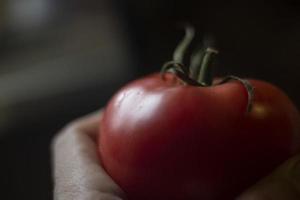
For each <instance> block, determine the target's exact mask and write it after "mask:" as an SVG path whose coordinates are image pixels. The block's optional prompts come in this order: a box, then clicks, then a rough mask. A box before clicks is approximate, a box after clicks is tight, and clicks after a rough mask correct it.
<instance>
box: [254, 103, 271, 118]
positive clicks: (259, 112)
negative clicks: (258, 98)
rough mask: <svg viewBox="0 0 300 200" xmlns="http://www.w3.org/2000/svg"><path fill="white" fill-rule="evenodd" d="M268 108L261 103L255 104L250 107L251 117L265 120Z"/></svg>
mask: <svg viewBox="0 0 300 200" xmlns="http://www.w3.org/2000/svg"><path fill="white" fill-rule="evenodd" d="M269 112H270V110H269V108H268V107H267V106H266V105H264V104H261V103H255V104H254V105H253V106H252V112H251V113H252V116H254V117H255V118H257V119H265V118H267V116H268V115H269Z"/></svg>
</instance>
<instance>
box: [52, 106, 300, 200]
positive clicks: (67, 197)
mask: <svg viewBox="0 0 300 200" xmlns="http://www.w3.org/2000/svg"><path fill="white" fill-rule="evenodd" d="M101 118H102V112H96V113H93V114H90V115H88V116H85V117H82V118H80V119H77V120H75V121H73V122H71V123H70V124H68V125H67V126H66V127H65V128H64V129H63V130H62V131H60V132H59V133H58V134H57V136H56V137H55V138H54V140H53V143H52V148H51V149H52V155H53V159H52V161H53V175H54V176H53V180H54V199H55V200H83V199H84V200H123V199H124V200H125V195H124V193H123V192H122V190H121V189H120V187H118V186H117V184H116V183H114V181H113V180H112V179H111V178H110V177H109V176H108V175H107V173H106V172H105V171H104V169H103V167H102V165H101V163H100V162H99V159H98V157H97V147H96V145H97V141H96V137H97V134H98V126H99V119H100V120H101ZM100 126H101V124H100ZM100 134H101V133H100ZM299 172H300V155H296V156H294V157H292V158H290V159H289V160H287V161H286V162H284V163H283V164H282V165H281V166H279V167H278V168H277V169H276V170H274V172H272V173H271V174H270V175H268V176H267V177H265V178H263V179H262V180H261V181H259V182H258V183H257V184H255V185H254V186H252V187H250V188H249V189H248V190H246V191H245V192H243V193H242V194H241V195H240V196H239V197H238V198H236V199H237V200H287V199H288V200H298V199H300V173H299Z"/></svg>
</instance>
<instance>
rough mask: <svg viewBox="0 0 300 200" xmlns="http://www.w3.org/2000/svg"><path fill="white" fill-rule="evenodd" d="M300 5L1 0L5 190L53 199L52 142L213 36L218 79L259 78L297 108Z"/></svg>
mask: <svg viewBox="0 0 300 200" xmlns="http://www.w3.org/2000/svg"><path fill="white" fill-rule="evenodd" d="M299 11H300V7H299V3H298V2H297V1H291V0H290V1H283V0H282V1H272V3H268V2H264V3H263V2H262V1H249V2H246V1H231V2H230V3H228V2H227V3H225V2H221V1H220V2H217V1H214V2H210V1H196V0H195V1H192V0H186V1H179V0H175V1H171V0H152V1H137V0H126V1H125V0H114V1H108V0H107V1H105V0H102V1H96V0H88V1H83V0H76V1H69V0H54V1H53V0H27V1H22V2H20V1H18V0H6V1H5V0H4V1H1V2H0V156H1V158H2V160H1V165H0V173H1V180H0V187H1V188H2V189H1V194H2V195H4V196H5V197H6V198H5V199H20V198H23V199H32V200H34V199H39V200H40V199H52V183H51V160H50V158H51V157H50V142H51V138H52V137H53V135H54V134H55V133H56V132H57V131H58V130H59V129H61V128H62V127H63V126H64V125H65V124H66V123H67V122H69V121H70V120H72V119H74V118H76V117H79V116H81V115H83V114H86V113H89V112H91V111H93V110H95V109H99V108H100V107H103V106H104V105H105V103H106V102H107V100H108V99H109V98H110V96H111V95H112V94H113V93H114V92H115V91H116V90H117V89H118V88H119V87H120V86H122V85H123V84H124V83H126V82H128V81H129V80H132V79H134V78H136V77H138V76H141V75H144V74H147V73H150V72H154V71H158V70H159V69H160V67H161V66H162V63H164V62H165V61H168V60H170V59H171V55H172V51H173V49H174V47H175V46H176V44H177V42H178V40H179V39H180V38H181V37H182V34H183V32H182V30H181V29H178V27H177V25H178V23H179V22H186V21H188V22H190V23H192V24H194V25H195V27H196V29H197V38H198V39H197V40H198V41H196V43H200V42H201V38H203V36H204V35H206V34H209V35H212V36H213V37H214V38H215V40H216V42H217V43H216V44H217V48H218V49H219V51H220V54H219V60H218V63H219V64H218V68H217V69H215V72H216V74H217V75H227V74H235V75H239V76H241V77H255V78H259V79H264V80H267V81H269V82H272V83H274V84H276V85H278V86H280V87H281V88H283V89H284V90H285V91H286V92H287V94H288V95H289V96H290V97H291V98H292V99H293V100H294V102H295V103H296V105H297V106H298V107H299V106H300V94H299V92H298V86H299V85H300V79H299V72H300V62H299V61H298V59H299V57H300V51H299V49H300V37H299V35H300V14H299V13H300V12H299Z"/></svg>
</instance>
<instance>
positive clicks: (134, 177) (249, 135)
mask: <svg viewBox="0 0 300 200" xmlns="http://www.w3.org/2000/svg"><path fill="white" fill-rule="evenodd" d="M249 81H250V83H251V84H252V85H253V86H254V88H255V92H254V101H253V105H252V109H251V111H250V112H249V113H247V112H246V108H247V103H248V100H247V92H246V90H245V88H244V87H243V85H242V84H241V83H239V82H236V81H232V82H228V83H224V84H221V85H217V86H210V87H195V86H189V85H184V84H182V83H181V82H180V81H179V80H178V79H177V78H176V77H175V75H173V74H167V77H166V79H162V78H161V77H160V75H159V74H153V75H150V76H147V77H144V78H142V79H140V80H137V81H134V82H132V83H130V84H128V85H127V86H125V87H124V88H122V89H121V90H120V91H119V92H118V93H117V94H116V95H115V96H114V97H113V98H112V99H111V101H110V102H109V104H108V105H107V107H106V110H105V113H104V117H103V119H102V122H101V128H100V134H99V135H100V137H99V152H100V154H101V159H102V164H103V166H104V168H105V170H106V171H107V172H108V174H109V175H110V176H111V177H112V178H113V179H114V180H115V181H116V183H117V184H119V185H120V186H121V188H122V189H123V190H124V191H125V192H126V194H127V195H128V199H129V200H138V199H143V200H148V199H149V200H150V199H151V200H153V199H156V200H160V199H164V200H165V199H173V200H194V199H205V200H221V199H222V200H227V199H228V200H229V199H234V198H235V197H236V196H237V195H238V194H239V193H241V192H242V191H243V190H244V189H246V188H247V187H249V186H250V185H252V184H254V183H255V182H256V181H258V180H259V179H260V178H262V177H263V176H266V175H267V174H268V173H270V172H271V171H272V170H273V169H274V168H275V167H276V166H278V165H279V164H280V163H282V162H283V161H285V160H286V159H288V158H289V157H290V156H292V155H293V154H295V153H296V152H298V149H299V139H298V138H297V137H298V134H299V132H300V127H299V124H300V117H299V114H298V111H297V109H296V108H295V106H294V105H293V104H292V102H291V101H290V100H289V99H288V97H287V96H286V95H285V94H284V93H283V92H281V91H280V90H279V89H278V88H276V87H274V86H272V85H271V84H268V83H266V82H262V81H258V80H249Z"/></svg>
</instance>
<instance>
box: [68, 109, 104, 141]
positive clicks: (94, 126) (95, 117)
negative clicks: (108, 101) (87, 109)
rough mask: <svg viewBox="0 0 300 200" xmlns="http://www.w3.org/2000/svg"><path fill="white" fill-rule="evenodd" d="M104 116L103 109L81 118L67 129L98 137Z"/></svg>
mask: <svg viewBox="0 0 300 200" xmlns="http://www.w3.org/2000/svg"><path fill="white" fill-rule="evenodd" d="M102 116H103V109H101V110H99V111H95V112H93V113H91V114H88V115H86V116H84V117H81V118H79V119H77V120H75V121H73V122H71V123H70V124H69V125H68V126H67V128H72V129H77V130H78V131H80V132H83V133H85V134H88V135H90V136H93V137H95V136H97V134H98V131H99V125H100V121H101V118H102Z"/></svg>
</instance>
